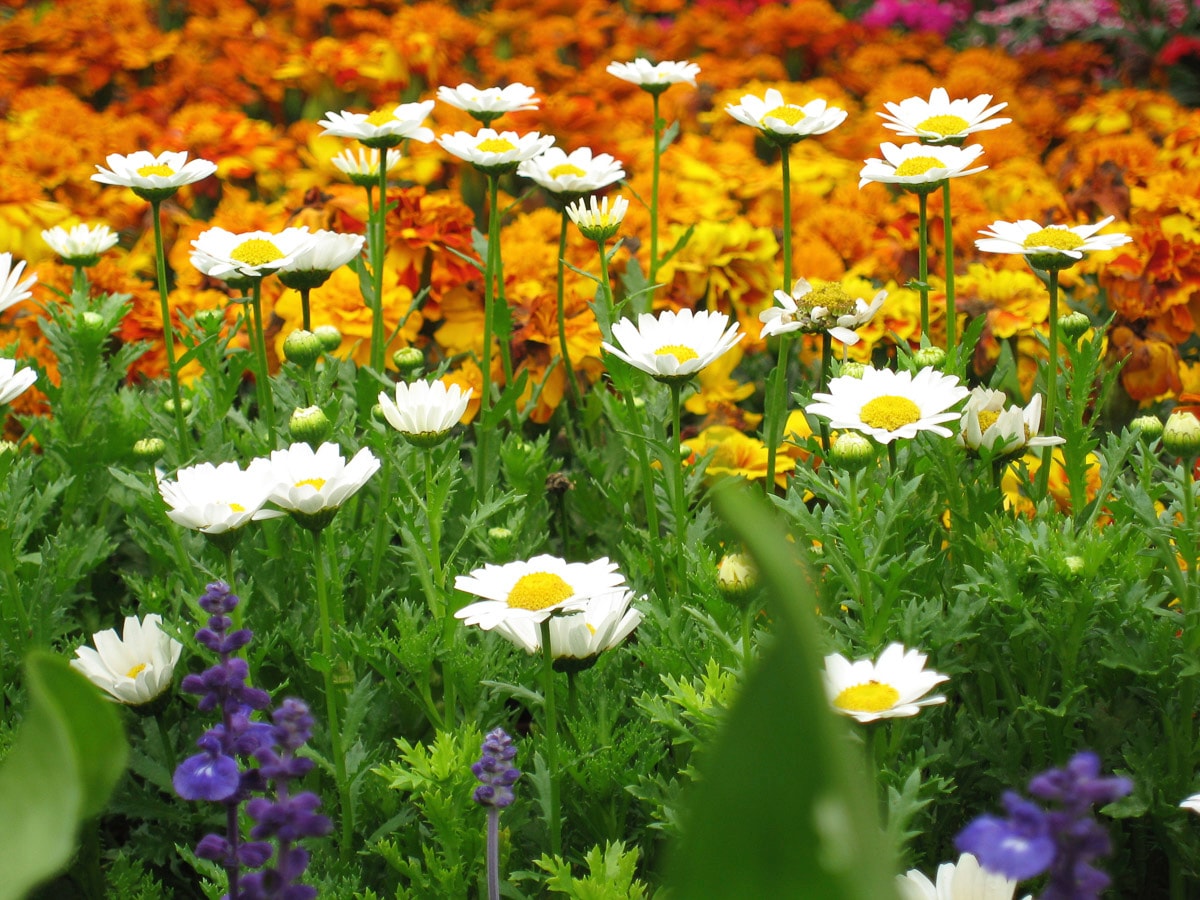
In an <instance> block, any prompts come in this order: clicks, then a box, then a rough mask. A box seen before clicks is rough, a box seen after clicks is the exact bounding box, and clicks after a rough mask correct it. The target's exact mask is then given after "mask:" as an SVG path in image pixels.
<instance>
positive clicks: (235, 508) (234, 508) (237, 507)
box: [229, 503, 246, 512]
mask: <svg viewBox="0 0 1200 900" xmlns="http://www.w3.org/2000/svg"><path fill="white" fill-rule="evenodd" d="M229 511H230V512H245V511H246V507H244V506H242V504H240V503H230V504H229Z"/></svg>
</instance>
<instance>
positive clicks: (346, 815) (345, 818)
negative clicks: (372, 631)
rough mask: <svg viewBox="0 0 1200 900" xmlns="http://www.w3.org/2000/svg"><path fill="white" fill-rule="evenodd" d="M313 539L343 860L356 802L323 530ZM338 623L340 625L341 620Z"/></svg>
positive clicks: (314, 531)
mask: <svg viewBox="0 0 1200 900" xmlns="http://www.w3.org/2000/svg"><path fill="white" fill-rule="evenodd" d="M310 533H311V534H312V542H313V567H314V568H315V569H316V583H317V615H318V617H319V619H320V627H321V655H322V656H323V657H324V665H322V666H321V675H322V676H323V678H324V680H325V715H326V717H327V718H328V719H329V744H330V755H331V756H332V757H333V772H334V779H335V780H336V781H337V791H338V801H339V805H340V807H341V809H340V812H341V816H340V818H341V822H342V834H341V840H340V842H339V843H340V846H339V848H338V850H339V852H340V855H341V858H342V861H343V862H345V861H348V860H349V859H350V843H351V841H352V840H353V836H354V804H353V799H352V797H351V796H350V782H349V780H348V779H347V777H346V753H345V750H344V748H343V747H342V731H341V715H340V713H339V711H338V706H339V703H338V687H337V685H336V684H335V683H334V680H333V627H332V624H331V622H330V616H329V588H328V584H327V581H326V579H327V576H326V574H325V552H324V545H323V543H322V541H321V535H322V534H323V532H322V531H321V530H320V529H316V530H313V531H311V532H310ZM337 624H338V626H339V627H341V624H342V623H341V622H340V621H339V622H338V623H337Z"/></svg>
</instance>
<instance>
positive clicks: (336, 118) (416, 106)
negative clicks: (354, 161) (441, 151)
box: [321, 100, 433, 163]
mask: <svg viewBox="0 0 1200 900" xmlns="http://www.w3.org/2000/svg"><path fill="white" fill-rule="evenodd" d="M432 111H433V101H432V100H425V101H423V102H421V103H401V104H400V105H399V106H394V107H390V108H389V107H383V108H381V109H377V110H375V111H374V112H371V113H352V112H327V113H325V118H324V119H322V120H321V128H322V129H323V130H324V133H325V134H332V135H334V136H336V137H345V138H354V139H355V140H357V141H358V142H359V143H361V144H362V145H363V146H365V147H372V148H374V149H376V150H384V149H386V148H388V147H396V146H399V145H400V144H401V143H403V142H404V141H406V140H413V141H420V142H421V143H422V144H428V143H429V142H430V141H432V140H433V131H432V129H429V128H426V127H425V126H424V125H423V124H422V123H423V122H424V121H425V118H426V117H427V116H428V115H429V113H430V112H432ZM376 162H377V163H378V160H376Z"/></svg>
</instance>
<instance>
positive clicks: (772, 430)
mask: <svg viewBox="0 0 1200 900" xmlns="http://www.w3.org/2000/svg"><path fill="white" fill-rule="evenodd" d="M791 349H792V336H791V335H790V334H781V335H780V336H779V358H778V359H777V360H776V363H775V372H774V377H773V378H772V379H771V396H770V397H769V398H767V409H766V426H767V427H766V434H765V437H766V442H767V478H766V481H765V482H764V483H763V488H764V489H765V490H766V492H767V493H768V494H771V493H773V492H774V490H775V457H776V455H777V454H778V452H779V442H780V440H781V439H782V437H783V427H784V422H786V421H787V397H788V363H789V362H790V360H791Z"/></svg>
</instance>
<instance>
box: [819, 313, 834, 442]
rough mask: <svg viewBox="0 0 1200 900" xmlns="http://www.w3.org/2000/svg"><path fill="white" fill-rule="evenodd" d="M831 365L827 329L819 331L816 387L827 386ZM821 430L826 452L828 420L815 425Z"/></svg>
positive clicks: (831, 353) (830, 343)
mask: <svg viewBox="0 0 1200 900" xmlns="http://www.w3.org/2000/svg"><path fill="white" fill-rule="evenodd" d="M832 366H833V335H831V334H830V333H829V332H828V331H823V332H821V371H820V374H818V375H817V389H818V390H821V391H823V390H825V389H826V388H827V387H829V370H830V368H832ZM817 427H818V428H819V429H820V431H821V447H822V448H823V449H824V450H825V452H826V453H828V452H829V420H828V419H821V424H820V425H819V426H817Z"/></svg>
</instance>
